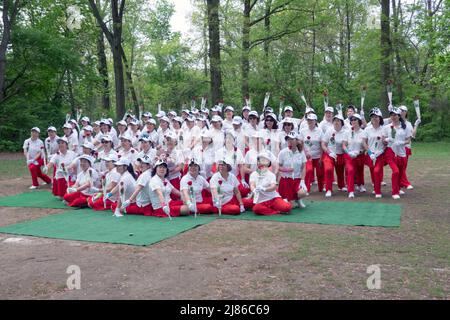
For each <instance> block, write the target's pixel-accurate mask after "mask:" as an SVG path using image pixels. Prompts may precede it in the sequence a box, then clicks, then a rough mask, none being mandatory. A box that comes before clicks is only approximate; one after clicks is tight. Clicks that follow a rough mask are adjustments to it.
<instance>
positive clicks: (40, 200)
mask: <svg viewBox="0 0 450 320" xmlns="http://www.w3.org/2000/svg"><path fill="white" fill-rule="evenodd" d="M0 207H24V208H48V209H67V208H68V207H67V206H66V205H65V204H64V203H62V201H61V200H60V199H59V198H58V197H55V196H53V194H52V193H51V192H49V191H32V192H26V193H21V194H16V195H14V196H9V197H2V198H0Z"/></svg>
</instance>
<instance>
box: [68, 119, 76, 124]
mask: <svg viewBox="0 0 450 320" xmlns="http://www.w3.org/2000/svg"><path fill="white" fill-rule="evenodd" d="M69 122H70V123H73V124H78V122H77V120H75V119H70V121H69Z"/></svg>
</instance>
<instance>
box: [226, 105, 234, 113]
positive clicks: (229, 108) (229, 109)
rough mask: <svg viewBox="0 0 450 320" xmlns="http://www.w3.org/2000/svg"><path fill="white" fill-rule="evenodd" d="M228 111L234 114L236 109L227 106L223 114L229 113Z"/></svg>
mask: <svg viewBox="0 0 450 320" xmlns="http://www.w3.org/2000/svg"><path fill="white" fill-rule="evenodd" d="M227 111H233V112H234V108H233V107H232V106H227V107H226V108H225V110H224V111H223V112H227Z"/></svg>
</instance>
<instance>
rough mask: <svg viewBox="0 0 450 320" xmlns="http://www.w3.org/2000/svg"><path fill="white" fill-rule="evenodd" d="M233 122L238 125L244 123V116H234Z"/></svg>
mask: <svg viewBox="0 0 450 320" xmlns="http://www.w3.org/2000/svg"><path fill="white" fill-rule="evenodd" d="M233 124H235V125H237V126H239V125H242V118H241V117H239V116H235V117H233Z"/></svg>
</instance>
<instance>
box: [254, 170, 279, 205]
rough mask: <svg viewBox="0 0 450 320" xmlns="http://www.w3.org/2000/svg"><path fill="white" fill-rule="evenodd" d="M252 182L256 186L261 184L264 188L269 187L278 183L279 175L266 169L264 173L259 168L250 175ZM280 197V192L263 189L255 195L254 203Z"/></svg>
mask: <svg viewBox="0 0 450 320" xmlns="http://www.w3.org/2000/svg"><path fill="white" fill-rule="evenodd" d="M251 183H255V186H256V187H258V186H261V187H263V188H267V187H269V186H270V185H272V184H276V183H277V177H276V176H275V174H274V173H273V172H271V171H269V170H265V171H264V172H263V173H260V172H259V170H258V171H255V172H253V173H252V174H251V175H250V184H251ZM279 197H280V194H279V193H278V192H276V191H270V192H268V191H261V192H258V193H256V194H255V196H254V197H253V203H254V204H258V203H262V202H266V201H269V200H272V199H275V198H279Z"/></svg>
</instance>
